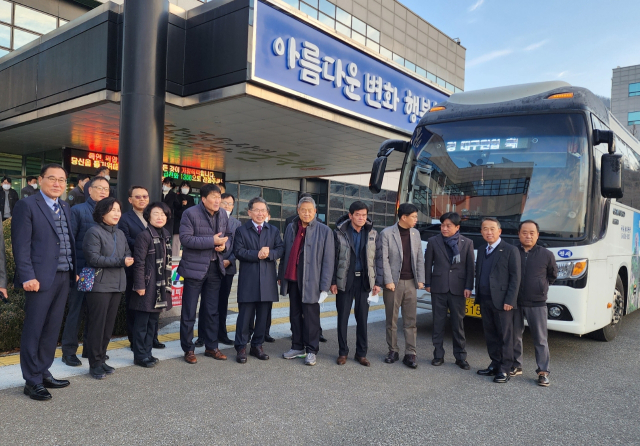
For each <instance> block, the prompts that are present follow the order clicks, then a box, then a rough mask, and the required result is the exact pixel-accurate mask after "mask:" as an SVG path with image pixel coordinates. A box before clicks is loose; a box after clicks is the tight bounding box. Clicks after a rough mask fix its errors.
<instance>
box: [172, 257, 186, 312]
mask: <svg viewBox="0 0 640 446" xmlns="http://www.w3.org/2000/svg"><path fill="white" fill-rule="evenodd" d="M183 289H184V279H183V278H182V277H181V276H180V274H178V265H173V266H172V267H171V303H172V304H173V306H174V307H178V306H182V290H183Z"/></svg>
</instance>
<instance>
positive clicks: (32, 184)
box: [20, 176, 38, 198]
mask: <svg viewBox="0 0 640 446" xmlns="http://www.w3.org/2000/svg"><path fill="white" fill-rule="evenodd" d="M37 189H38V177H32V176H29V177H27V185H26V186H25V187H23V188H22V190H21V191H20V198H27V197H30V196H31V195H35V193H36V192H37Z"/></svg>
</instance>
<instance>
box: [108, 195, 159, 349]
mask: <svg viewBox="0 0 640 446" xmlns="http://www.w3.org/2000/svg"><path fill="white" fill-rule="evenodd" d="M129 203H131V207H132V208H131V210H129V211H127V212H125V213H124V214H122V217H120V221H119V222H118V228H120V230H121V231H122V232H124V235H125V237H126V238H127V243H129V249H131V252H133V251H134V245H135V243H136V237H137V236H138V234H140V233H141V232H142V231H144V230H145V228H146V227H147V221H146V220H145V219H144V217H143V216H142V212H143V211H144V208H146V207H147V205H148V204H149V191H148V190H147V189H146V188H145V187H143V186H131V187H130V188H129ZM124 271H125V273H126V275H127V288H126V290H125V292H124V298H125V302H126V303H127V336H128V337H129V343H131V342H132V332H133V319H134V317H135V311H134V310H130V309H129V299H130V298H131V295H132V293H133V292H134V291H133V290H132V288H133V266H129V267H127V268H125V270H124ZM153 344H154V345H153V346H154V347H155V348H158V347H157V345H156V344H160V343H159V342H158V332H157V331H156V334H155V337H154V339H153ZM161 348H164V345H162V347H161Z"/></svg>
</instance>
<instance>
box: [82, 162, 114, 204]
mask: <svg viewBox="0 0 640 446" xmlns="http://www.w3.org/2000/svg"><path fill="white" fill-rule="evenodd" d="M96 177H102V178H104V179H105V180H107V183H109V181H111V175H109V168H108V167H107V166H100V167H98V169H97V170H96ZM94 178H95V177H94ZM109 197H113V198H116V188H115V187H112V186H110V187H109ZM88 198H89V188H88V187H85V188H84V199H85V200H87V199H88Z"/></svg>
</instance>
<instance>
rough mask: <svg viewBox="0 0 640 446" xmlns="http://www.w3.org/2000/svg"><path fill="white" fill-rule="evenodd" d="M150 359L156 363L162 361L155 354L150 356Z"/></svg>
mask: <svg viewBox="0 0 640 446" xmlns="http://www.w3.org/2000/svg"><path fill="white" fill-rule="evenodd" d="M149 359H151V360H152V361H153V362H155V363H156V364H157V363H159V362H160V360H159V359H158V358H156V357H155V356H153V355H151V356H149Z"/></svg>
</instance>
